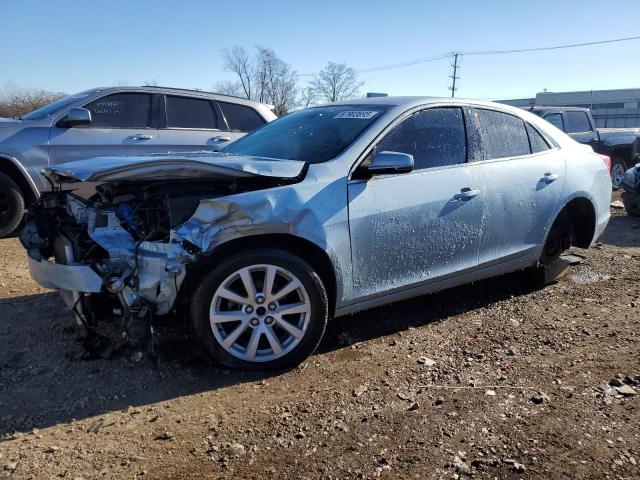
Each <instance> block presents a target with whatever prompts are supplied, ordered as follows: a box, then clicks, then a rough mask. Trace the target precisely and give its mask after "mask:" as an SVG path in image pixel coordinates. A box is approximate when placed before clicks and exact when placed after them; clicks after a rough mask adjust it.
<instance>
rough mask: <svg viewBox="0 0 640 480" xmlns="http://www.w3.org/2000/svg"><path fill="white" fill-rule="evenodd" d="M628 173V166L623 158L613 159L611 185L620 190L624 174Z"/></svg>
mask: <svg viewBox="0 0 640 480" xmlns="http://www.w3.org/2000/svg"><path fill="white" fill-rule="evenodd" d="M626 171H627V164H626V163H625V161H624V160H623V159H622V158H621V157H613V159H612V160H611V184H612V185H613V188H614V190H617V189H619V188H620V185H622V179H623V178H624V173H625V172H626Z"/></svg>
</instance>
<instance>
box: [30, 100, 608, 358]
mask: <svg viewBox="0 0 640 480" xmlns="http://www.w3.org/2000/svg"><path fill="white" fill-rule="evenodd" d="M43 174H44V175H45V176H46V178H47V179H48V181H49V182H50V183H51V186H52V190H51V192H48V193H46V194H43V195H42V197H41V198H40V200H39V201H38V202H37V204H36V205H35V207H34V208H32V209H31V210H30V213H29V216H28V218H27V221H26V226H25V228H24V230H23V232H22V235H21V239H22V242H23V244H24V246H25V247H26V248H27V250H28V255H29V265H30V270H31V274H32V276H33V278H34V279H35V280H36V281H37V282H38V283H40V284H41V285H43V286H45V287H50V288H57V289H59V291H60V293H61V295H62V297H63V299H64V300H65V302H66V303H67V305H68V306H69V308H70V309H71V311H72V312H73V314H74V315H75V317H76V319H77V321H78V322H79V323H80V324H82V325H84V326H85V327H86V329H87V330H88V332H89V333H90V334H93V335H94V337H95V338H110V343H111V344H112V347H110V348H117V346H118V345H120V344H123V343H133V344H137V345H141V344H149V343H148V342H149V339H150V338H151V337H152V335H153V331H154V326H155V325H156V323H158V322H160V321H162V319H163V318H164V317H171V316H173V317H178V318H180V319H183V321H184V322H185V323H186V324H187V325H188V327H189V329H190V332H191V333H192V335H193V337H194V338H195V339H196V340H197V341H198V342H200V343H201V344H202V345H203V346H204V347H205V348H206V350H208V352H209V353H210V354H211V355H212V356H213V357H214V358H215V359H216V360H218V361H219V362H220V363H222V364H224V365H228V366H233V367H240V368H249V369H280V368H285V367H291V366H293V365H296V364H298V363H299V362H301V361H302V360H303V359H304V358H306V357H307V356H308V355H310V354H311V353H312V352H313V351H314V349H315V348H316V347H317V345H318V343H319V342H320V339H321V338H322V335H323V332H324V330H325V326H326V324H327V320H328V318H329V317H331V316H333V317H340V316H343V315H347V314H350V313H353V312H357V311H360V310H364V309H366V308H371V307H375V306H378V305H383V304H388V303H390V302H394V301H398V300H403V299H406V298H409V297H414V296H417V295H423V294H426V293H429V292H434V291H437V290H441V289H444V288H448V287H452V286H456V285H460V284H464V283H468V282H472V281H475V280H479V279H482V278H486V277H490V276H494V275H500V274H504V273H507V272H513V271H517V270H522V269H527V268H530V267H534V268H535V267H537V268H544V267H545V266H546V265H549V264H550V263H552V262H554V261H555V260H556V259H557V258H558V257H559V256H560V254H561V253H562V252H563V251H564V250H566V249H567V248H569V247H570V246H572V245H575V246H578V247H581V248H587V247H589V246H590V245H591V244H592V243H593V242H594V241H596V239H597V238H598V237H599V236H600V234H601V233H602V231H603V230H604V228H605V226H606V224H607V222H608V220H609V201H610V198H611V179H610V176H609V169H608V158H607V157H604V158H603V157H602V156H600V155H598V154H596V153H594V152H593V151H592V150H591V149H590V148H589V147H587V146H583V145H580V144H578V143H577V142H575V141H573V140H572V139H571V138H569V137H568V136H567V135H565V134H564V133H562V132H561V131H560V130H558V129H556V128H555V127H553V126H552V125H551V124H549V123H547V122H546V121H544V120H542V119H541V118H539V117H537V116H536V115H533V114H530V113H528V112H526V111H522V110H520V109H515V108H511V107H508V106H505V105H501V104H495V103H490V102H479V101H466V100H453V99H436V98H407V97H396V98H393V97H385V98H371V99H366V100H365V99H362V100H352V101H348V102H342V103H334V104H331V105H328V106H322V107H316V108H309V109H306V110H301V111H298V112H295V113H292V114H290V115H287V116H285V117H283V118H281V119H279V120H276V121H274V122H272V123H269V124H267V125H264V126H263V127H261V128H260V129H258V130H256V131H255V132H253V133H251V134H249V135H247V136H246V137H243V138H242V139H240V140H238V141H237V142H235V143H233V144H231V145H229V146H228V147H226V148H225V149H224V150H223V151H222V152H220V153H207V154H184V155H161V156H140V157H135V156H134V157H102V158H95V159H93V160H92V161H91V162H86V161H85V162H67V163H63V164H59V165H56V166H55V167H52V168H49V169H45V170H44V171H43ZM151 340H153V339H152V338H151Z"/></svg>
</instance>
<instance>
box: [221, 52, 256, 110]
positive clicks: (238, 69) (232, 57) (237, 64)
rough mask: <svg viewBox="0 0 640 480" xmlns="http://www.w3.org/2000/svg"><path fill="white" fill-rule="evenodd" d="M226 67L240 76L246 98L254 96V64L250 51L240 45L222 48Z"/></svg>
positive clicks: (228, 70)
mask: <svg viewBox="0 0 640 480" xmlns="http://www.w3.org/2000/svg"><path fill="white" fill-rule="evenodd" d="M222 59H223V60H224V69H225V70H226V71H227V72H231V73H235V74H236V75H237V76H238V81H239V82H240V87H241V89H242V92H243V93H244V95H243V96H244V97H245V98H253V90H252V86H253V82H254V75H255V74H254V69H255V67H254V64H253V61H252V60H251V57H250V55H249V53H248V52H247V51H246V50H245V48H244V47H241V46H239V45H236V46H234V47H233V48H231V49H228V48H225V49H224V50H222Z"/></svg>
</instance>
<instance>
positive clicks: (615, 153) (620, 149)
mask: <svg viewBox="0 0 640 480" xmlns="http://www.w3.org/2000/svg"><path fill="white" fill-rule="evenodd" d="M614 158H621V159H622V160H623V161H624V163H625V165H626V167H627V168H629V167H630V166H632V165H631V147H630V146H628V145H627V146H617V147H612V148H611V160H612V161H613V159H614Z"/></svg>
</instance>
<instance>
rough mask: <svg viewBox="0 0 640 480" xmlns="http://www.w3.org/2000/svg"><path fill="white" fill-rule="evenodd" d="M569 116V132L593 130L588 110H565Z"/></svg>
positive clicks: (566, 115)
mask: <svg viewBox="0 0 640 480" xmlns="http://www.w3.org/2000/svg"><path fill="white" fill-rule="evenodd" d="M564 115H565V117H567V133H583V132H590V131H591V123H590V122H589V116H588V115H587V112H564Z"/></svg>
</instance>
